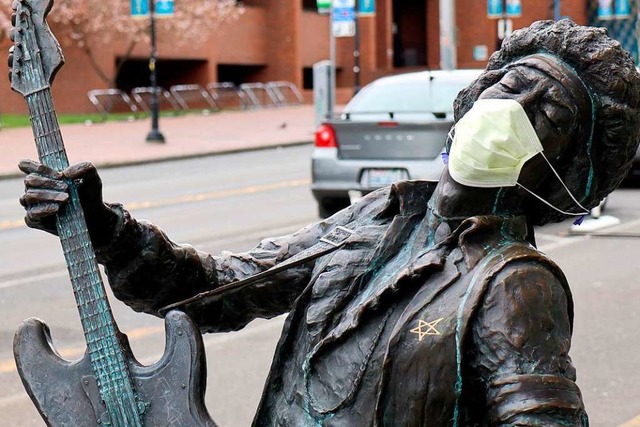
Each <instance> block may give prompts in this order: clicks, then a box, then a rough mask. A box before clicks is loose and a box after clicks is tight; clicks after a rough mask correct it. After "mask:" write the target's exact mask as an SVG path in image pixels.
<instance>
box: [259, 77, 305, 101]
mask: <svg viewBox="0 0 640 427" xmlns="http://www.w3.org/2000/svg"><path fill="white" fill-rule="evenodd" d="M267 87H268V88H269V89H270V90H271V92H272V93H274V94H275V95H276V97H277V99H278V104H279V105H281V106H286V105H298V104H302V103H303V102H304V98H303V97H302V93H300V90H299V89H298V87H297V86H296V85H294V84H293V83H291V82H287V81H278V82H269V83H267Z"/></svg>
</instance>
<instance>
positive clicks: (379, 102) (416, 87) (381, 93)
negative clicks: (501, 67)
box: [345, 79, 471, 113]
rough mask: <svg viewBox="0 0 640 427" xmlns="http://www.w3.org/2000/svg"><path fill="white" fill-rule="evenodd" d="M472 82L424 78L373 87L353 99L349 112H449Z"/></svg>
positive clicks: (370, 86) (346, 109) (366, 88)
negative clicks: (457, 98)
mask: <svg viewBox="0 0 640 427" xmlns="http://www.w3.org/2000/svg"><path fill="white" fill-rule="evenodd" d="M469 83H471V81H468V82H467V81H452V80H439V79H433V80H431V81H429V80H427V79H425V80H420V81H412V82H401V83H385V84H373V85H369V86H367V87H365V88H364V89H363V90H362V91H361V92H360V93H358V95H357V96H356V97H354V98H353V99H352V100H351V101H350V102H349V104H348V105H347V107H346V108H345V112H349V113H388V112H393V113H403V112H404V113H410V112H430V113H449V112H452V111H453V100H454V99H455V97H456V96H457V95H458V92H460V91H461V90H462V89H464V88H465V87H466V86H467V85H468V84H469Z"/></svg>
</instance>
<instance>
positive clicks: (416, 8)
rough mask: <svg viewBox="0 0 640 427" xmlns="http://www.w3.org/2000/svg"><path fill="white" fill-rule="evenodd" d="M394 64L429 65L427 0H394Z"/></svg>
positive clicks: (398, 65) (405, 65) (401, 65)
mask: <svg viewBox="0 0 640 427" xmlns="http://www.w3.org/2000/svg"><path fill="white" fill-rule="evenodd" d="M392 31H393V66H394V67H419V66H425V65H427V0H394V1H393V28H392Z"/></svg>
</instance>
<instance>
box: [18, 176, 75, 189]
mask: <svg viewBox="0 0 640 427" xmlns="http://www.w3.org/2000/svg"><path fill="white" fill-rule="evenodd" d="M24 183H25V186H26V187H27V188H42V189H47V190H56V191H67V190H68V189H69V186H68V185H67V183H66V182H64V181H62V180H59V179H51V178H48V177H45V176H41V175H36V174H29V175H27V177H26V178H25V179H24Z"/></svg>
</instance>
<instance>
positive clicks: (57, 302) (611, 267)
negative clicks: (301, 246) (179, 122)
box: [0, 145, 640, 427]
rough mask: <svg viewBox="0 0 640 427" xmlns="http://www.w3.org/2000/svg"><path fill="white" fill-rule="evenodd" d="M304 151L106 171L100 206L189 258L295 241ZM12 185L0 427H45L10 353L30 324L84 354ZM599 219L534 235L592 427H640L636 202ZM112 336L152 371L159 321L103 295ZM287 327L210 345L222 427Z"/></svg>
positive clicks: (619, 202)
mask: <svg viewBox="0 0 640 427" xmlns="http://www.w3.org/2000/svg"><path fill="white" fill-rule="evenodd" d="M310 152H311V147H310V146H308V145H307V146H298V147H291V148H283V149H268V150H262V151H250V152H245V153H238V154H229V155H221V156H212V157H205V158H198V159H191V160H182V161H173V162H164V163H156V164H149V165H140V166H131V167H121V168H113V169H104V170H101V176H102V178H103V182H104V194H105V196H104V197H105V200H107V201H118V202H122V203H123V204H124V205H125V207H126V208H127V209H129V210H130V211H131V212H132V214H133V216H135V217H136V218H145V219H147V220H149V221H151V222H153V223H155V224H158V225H159V226H160V227H161V228H163V229H164V230H165V231H166V232H167V234H168V235H169V236H170V237H171V238H172V239H173V240H174V241H176V242H189V243H191V244H193V245H194V246H196V247H197V248H198V249H201V250H204V251H207V252H213V253H217V252H219V251H221V250H231V251H242V250H247V249H250V248H251V247H252V246H253V245H255V244H256V243H258V242H259V241H260V239H262V238H264V237H268V236H272V235H278V234H286V233H290V232H293V231H295V230H297V229H299V228H300V227H302V226H304V225H306V224H308V223H310V222H313V221H315V220H317V214H316V212H317V211H316V206H315V202H314V201H313V198H312V196H311V193H310V191H309V183H310V169H309V156H310ZM22 191H23V184H22V182H21V180H19V179H8V180H0V247H1V248H2V251H0V313H2V315H1V316H2V322H1V323H0V325H1V326H0V419H1V420H2V425H3V426H19V427H23V426H24V427H31V426H34V427H35V426H42V425H44V423H43V421H42V420H41V418H40V416H39V415H38V413H37V411H36V410H35V409H34V408H33V405H32V403H31V401H30V400H29V399H28V397H27V396H26V394H25V393H24V391H23V388H22V384H21V383H20V379H19V377H18V374H17V372H16V370H15V365H14V362H13V356H12V351H11V345H12V339H13V334H14V331H15V330H16V328H17V327H18V325H19V323H20V322H21V321H22V320H24V319H26V318H28V317H33V316H35V317H39V318H41V319H43V320H44V321H45V322H46V323H47V324H48V325H49V326H50V328H51V331H52V335H53V339H54V344H55V347H56V348H57V349H58V351H59V352H60V354H61V355H63V356H64V357H66V358H68V359H74V358H78V357H80V356H81V355H82V353H83V352H84V338H83V335H82V331H81V329H80V323H79V320H78V315H77V310H76V307H75V301H74V298H73V294H72V292H71V286H70V284H69V280H68V278H67V272H66V269H65V265H64V259H63V256H62V251H61V249H60V245H59V242H58V241H57V238H55V237H52V236H49V235H46V234H45V233H42V232H37V231H34V230H31V229H28V228H27V227H26V226H24V225H23V221H22V216H23V211H22V208H21V207H20V205H19V204H18V201H17V200H18V198H19V197H20V195H21V193H22ZM605 214H607V215H611V216H614V217H617V218H619V219H620V220H621V223H620V224H619V225H615V226H612V227H609V228H606V229H601V230H598V231H597V232H596V233H597V234H599V235H598V236H594V235H572V234H570V233H569V232H568V231H569V227H570V222H568V223H561V224H552V225H549V226H545V227H542V228H540V229H538V231H537V239H538V246H539V248H540V249H541V250H542V251H543V252H545V253H547V254H548V255H549V256H550V258H551V259H553V260H554V261H556V262H557V263H558V264H559V265H560V267H561V268H562V269H563V271H564V272H565V274H566V276H567V278H568V280H569V283H570V285H571V287H572V292H573V297H574V303H575V322H574V338H573V346H572V351H571V356H572V358H573V362H574V364H575V366H576V368H577V371H578V385H579V386H580V388H581V390H582V393H583V398H584V401H585V404H586V407H587V411H588V413H589V416H590V421H591V425H592V426H596V427H609V426H611V427H616V426H622V425H624V426H625V427H633V426H640V360H639V359H638V358H637V357H636V355H637V354H639V353H640V339H639V337H640V312H638V310H637V309H636V307H635V306H634V302H635V298H636V297H637V296H638V295H640V291H639V290H638V286H637V284H638V279H637V278H638V277H640V264H639V263H638V262H637V261H636V260H635V259H634V258H635V257H634V255H635V254H636V253H637V252H638V247H639V245H640V190H639V189H634V188H623V189H620V190H618V191H616V192H615V193H613V194H612V195H611V197H610V198H609V200H608V203H607V208H606V210H605ZM109 298H110V302H111V304H112V308H113V312H114V315H115V318H116V320H117V321H118V325H119V327H120V329H121V330H122V331H123V332H125V333H126V334H127V335H128V336H129V339H130V341H131V345H132V348H133V351H134V354H136V356H137V357H138V359H139V360H140V361H141V362H143V363H145V364H148V363H152V362H154V361H156V360H157V359H159V358H160V356H161V354H162V352H163V349H164V328H163V322H162V321H161V320H160V319H157V318H154V317H151V316H148V315H144V314H139V313H135V312H133V311H132V310H130V309H129V308H128V307H126V306H124V304H122V303H120V302H119V301H117V300H116V299H115V298H114V297H113V296H112V294H111V293H110V292H109ZM282 322H283V316H281V317H279V318H276V319H272V320H268V321H267V320H256V321H254V322H252V323H251V324H250V325H249V326H248V327H246V328H245V329H244V330H242V331H239V332H233V333H228V334H219V335H207V336H205V346H206V351H207V359H208V383H207V384H208V392H207V407H208V408H209V411H210V413H211V415H212V417H213V418H214V419H215V420H216V422H218V424H219V425H221V426H223V427H246V426H248V425H250V423H251V420H252V418H253V414H254V413H255V410H256V408H257V405H258V402H259V398H260V394H261V389H262V386H263V384H264V381H265V378H266V375H267V372H268V369H269V364H270V360H271V357H272V355H273V351H274V349H275V345H276V342H277V339H278V337H279V333H280V329H281V326H282Z"/></svg>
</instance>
